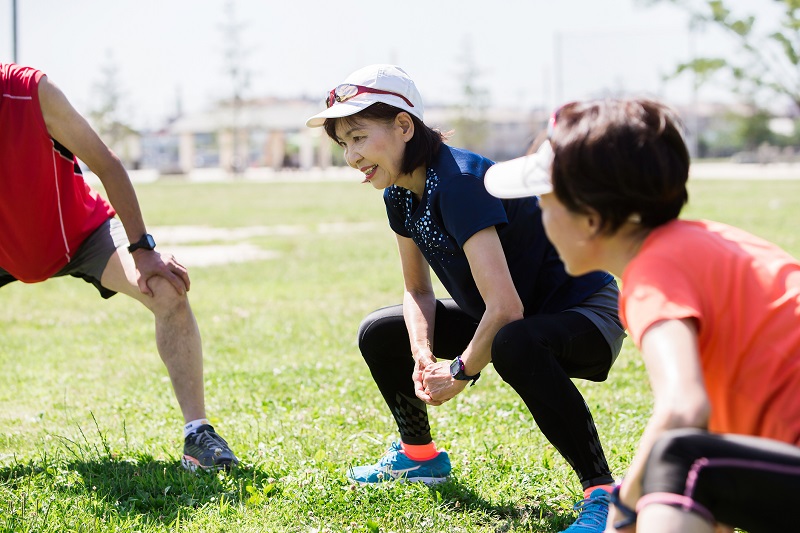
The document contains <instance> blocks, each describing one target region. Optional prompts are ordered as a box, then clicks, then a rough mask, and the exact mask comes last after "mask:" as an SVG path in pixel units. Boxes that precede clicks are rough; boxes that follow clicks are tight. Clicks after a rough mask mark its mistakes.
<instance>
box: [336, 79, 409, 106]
mask: <svg viewBox="0 0 800 533" xmlns="http://www.w3.org/2000/svg"><path fill="white" fill-rule="evenodd" d="M363 93H372V94H390V95H392V96H397V97H398V98H402V99H403V101H404V102H405V103H407V104H408V105H409V106H410V107H414V104H412V103H411V102H410V101H409V99H408V98H406V97H405V96H403V95H402V94H398V93H393V92H391V91H382V90H381V89H373V88H372V87H365V86H364V85H353V84H352V83H344V84H342V85H339V86H338V87H336V88H335V89H333V90H332V91H331V92H330V93H328V98H327V100H325V104H326V105H327V107H331V106H332V105H333V104H335V103H337V102H340V103H341V102H346V101H348V100H350V99H351V98H355V97H356V96H358V95H359V94H363Z"/></svg>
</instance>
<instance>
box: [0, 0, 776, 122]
mask: <svg viewBox="0 0 800 533" xmlns="http://www.w3.org/2000/svg"><path fill="white" fill-rule="evenodd" d="M17 2H18V11H19V26H18V32H19V41H18V42H19V50H18V51H19V62H20V63H22V64H27V65H32V66H35V67H38V68H40V69H42V70H44V71H45V72H46V73H47V74H48V75H49V76H50V78H51V79H52V80H53V81H54V82H56V83H57V84H58V85H59V86H61V87H62V89H63V90H64V92H66V93H67V96H68V97H69V98H70V100H72V102H73V104H74V105H75V106H76V107H77V108H78V109H79V111H81V112H83V113H86V112H88V110H89V109H91V108H92V100H93V98H95V97H96V94H97V93H96V89H94V86H95V84H96V83H97V82H99V81H100V79H101V76H100V74H99V72H98V69H99V68H100V67H101V66H103V65H104V64H108V62H109V57H112V58H113V59H114V61H115V63H116V64H117V68H118V79H119V85H120V87H121V89H122V90H123V93H124V104H125V110H126V114H127V116H128V118H129V120H130V121H131V122H132V123H133V124H134V125H135V126H139V127H156V126H158V125H159V124H160V122H161V121H162V120H163V118H164V117H165V116H167V115H168V114H169V113H170V112H172V111H173V110H174V109H175V102H176V98H177V95H178V94H180V95H181V99H182V102H183V108H184V110H185V111H193V110H198V109H202V108H204V107H207V106H209V105H210V103H211V102H212V101H214V100H216V99H220V98H224V97H226V96H228V95H229V94H230V83H229V81H228V79H227V78H226V75H225V73H224V64H225V61H224V53H223V47H224V40H223V31H222V27H223V25H224V21H225V20H226V11H225V5H226V2H225V0H107V1H101V0H69V1H64V0H17ZM732 3H733V4H734V5H736V6H738V7H740V8H741V9H742V12H745V13H760V16H761V17H764V18H769V17H772V19H773V20H774V11H775V10H774V9H772V8H774V5H773V4H774V3H773V2H770V1H768V0H732ZM11 5H12V1H11V0H0V61H10V60H11V55H12V39H11ZM235 13H236V18H237V19H238V20H239V21H242V22H243V23H244V27H243V29H242V31H241V33H240V41H241V43H242V45H243V47H244V48H246V49H247V50H248V55H247V57H246V61H245V64H246V66H247V67H248V69H249V70H250V71H252V75H253V76H252V82H251V86H250V88H249V90H248V92H247V95H248V96H268V95H272V96H301V95H307V96H313V97H319V98H320V100H321V99H322V97H323V95H324V93H325V92H326V91H328V90H329V89H330V88H332V87H333V86H335V85H336V84H338V83H339V82H340V81H341V80H342V79H343V78H344V77H345V76H346V75H347V74H348V73H350V72H351V71H353V70H355V69H357V68H359V67H362V66H364V65H367V64H370V63H382V62H392V63H397V64H399V65H401V66H402V67H403V68H405V69H406V70H407V71H408V72H409V74H411V76H412V77H413V78H414V79H415V81H416V82H417V85H418V87H419V89H420V91H421V92H422V96H423V99H424V100H425V101H426V102H427V103H448V102H450V103H452V102H456V101H458V100H459V98H460V97H461V95H460V87H461V84H460V82H459V80H458V77H457V76H458V73H459V71H460V70H461V69H462V68H463V65H464V62H463V60H462V59H461V58H462V57H463V56H464V49H465V48H466V47H467V46H468V47H469V48H471V50H472V54H471V55H472V58H473V61H474V63H475V65H476V66H477V67H478V69H480V71H481V73H482V74H481V77H480V78H479V83H480V84H481V85H483V86H485V87H486V88H487V89H488V90H489V94H490V99H491V103H493V104H495V105H508V106H521V107H524V108H530V107H534V106H540V105H545V106H547V107H551V106H553V105H555V104H556V103H560V102H563V101H566V100H572V99H578V98H586V97H591V96H596V95H599V94H603V93H607V92H609V91H616V90H620V89H622V90H625V91H628V92H635V93H644V94H650V95H654V96H658V97H660V98H663V99H665V100H667V101H669V102H671V103H684V102H688V101H690V100H691V90H690V87H691V83H690V80H689V79H688V78H684V79H680V80H677V81H670V82H667V83H665V82H664V81H662V79H661V77H662V74H664V73H666V72H668V71H669V70H670V69H671V68H672V67H674V65H675V64H676V63H678V62H679V61H683V60H686V59H688V58H689V56H690V48H691V45H690V37H689V32H688V23H687V21H688V17H687V15H686V13H685V12H683V11H681V10H680V9H678V8H676V7H674V6H672V5H668V4H666V3H665V4H663V5H658V6H656V7H644V6H643V4H642V3H641V1H639V0H480V1H479V0H403V1H398V0H343V1H342V0H340V1H322V0H280V1H278V0H239V1H237V2H235ZM556 43H560V47H559V46H557V44H556ZM695 46H696V47H697V49H698V50H701V51H702V52H710V53H725V52H726V51H728V50H729V44H728V42H727V41H726V40H725V39H724V37H723V36H721V35H720V34H719V33H716V32H714V31H709V30H707V31H705V32H703V33H702V34H699V35H697V36H696V40H695ZM559 49H560V50H561V55H560V57H561V61H560V62H558V63H557V50H559ZM556 64H558V65H559V67H558V68H556V66H555V65H556ZM703 96H705V97H706V98H717V97H721V93H719V92H718V91H717V92H715V91H714V89H713V88H704V89H703V90H702V91H701V97H703Z"/></svg>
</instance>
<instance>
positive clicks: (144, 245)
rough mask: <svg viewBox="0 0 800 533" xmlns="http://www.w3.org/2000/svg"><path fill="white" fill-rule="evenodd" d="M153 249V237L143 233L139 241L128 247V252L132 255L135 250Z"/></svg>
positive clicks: (154, 243) (154, 244) (154, 242)
mask: <svg viewBox="0 0 800 533" xmlns="http://www.w3.org/2000/svg"><path fill="white" fill-rule="evenodd" d="M155 247H156V241H155V239H153V236H152V235H150V234H149V233H145V234H144V235H142V238H141V239H139V240H138V241H136V242H135V243H133V244H131V245H130V246H128V251H129V252H130V253H133V252H135V251H136V250H153V249H154V248H155Z"/></svg>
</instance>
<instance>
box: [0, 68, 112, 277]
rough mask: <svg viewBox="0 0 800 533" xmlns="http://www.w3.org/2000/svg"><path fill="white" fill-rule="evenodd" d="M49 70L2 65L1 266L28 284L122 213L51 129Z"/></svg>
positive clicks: (59, 265)
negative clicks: (45, 88) (45, 99)
mask: <svg viewBox="0 0 800 533" xmlns="http://www.w3.org/2000/svg"><path fill="white" fill-rule="evenodd" d="M42 76H44V74H43V73H42V72H40V71H38V70H36V69H33V68H30V67H21V66H18V65H14V64H9V63H0V267H2V268H3V269H4V270H6V271H7V272H9V273H10V274H11V275H13V276H14V277H15V278H17V279H19V280H20V281H24V282H26V283H33V282H37V281H43V280H45V279H47V278H49V277H51V276H52V275H53V274H55V273H56V272H58V271H59V270H61V269H62V268H63V267H64V266H65V265H66V264H67V263H68V262H69V261H70V260H71V258H72V256H73V254H74V253H75V250H76V249H77V248H78V247H79V246H80V245H81V243H82V242H83V241H84V240H85V239H86V238H87V237H88V236H89V235H90V234H91V233H92V232H93V231H94V230H95V229H97V228H98V227H99V226H100V224H102V223H103V222H105V221H106V220H107V219H108V218H110V217H113V216H114V214H115V212H114V209H113V208H112V207H111V204H109V203H108V202H107V201H106V200H105V199H103V198H102V197H100V195H98V194H97V192H95V191H94V190H92V189H91V188H90V187H89V186H88V185H87V184H86V182H85V181H84V180H83V176H82V175H81V171H80V167H78V162H77V159H76V158H75V157H74V156H73V155H72V154H71V153H70V152H69V151H68V150H67V149H66V148H64V147H63V146H61V145H60V144H59V143H58V142H54V140H53V139H51V138H50V135H49V134H48V133H47V128H46V126H45V123H44V117H43V116H42V111H41V108H40V107H39V91H38V88H39V81H40V80H41V78H42Z"/></svg>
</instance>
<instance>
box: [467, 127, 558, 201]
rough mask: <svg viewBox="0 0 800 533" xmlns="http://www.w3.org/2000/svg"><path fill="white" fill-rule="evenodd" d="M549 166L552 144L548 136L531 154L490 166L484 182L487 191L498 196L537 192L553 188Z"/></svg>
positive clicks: (519, 196) (528, 194) (529, 194)
mask: <svg viewBox="0 0 800 533" xmlns="http://www.w3.org/2000/svg"><path fill="white" fill-rule="evenodd" d="M552 166H553V147H552V146H551V145H550V141H549V140H547V141H545V142H544V143H543V144H542V145H541V146H540V147H539V149H538V150H536V152H534V153H533V154H531V155H526V156H524V157H518V158H517V159H511V160H510V161H504V162H502V163H497V164H495V165H492V166H491V167H489V170H487V171H486V176H485V177H484V178H483V183H484V185H485V186H486V190H487V191H489V194H491V195H492V196H496V197H498V198H524V197H526V196H538V195H541V194H545V193H548V192H552V190H553V181H552V179H551V177H550V171H551V169H552Z"/></svg>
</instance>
